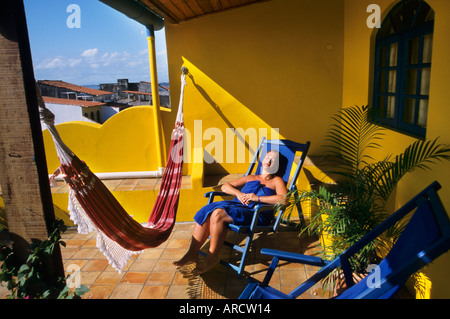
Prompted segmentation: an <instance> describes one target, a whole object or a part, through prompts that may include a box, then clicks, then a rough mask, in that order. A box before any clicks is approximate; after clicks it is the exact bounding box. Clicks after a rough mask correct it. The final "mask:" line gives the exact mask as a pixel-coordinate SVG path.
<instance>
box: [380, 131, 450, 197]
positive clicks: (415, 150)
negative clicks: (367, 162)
mask: <svg viewBox="0 0 450 319" xmlns="http://www.w3.org/2000/svg"><path fill="white" fill-rule="evenodd" d="M449 159H450V147H449V146H448V145H444V144H439V143H438V138H436V139H434V140H427V141H422V140H418V141H416V142H415V143H413V144H411V145H410V146H408V147H407V148H406V149H405V151H404V152H403V153H401V154H399V155H397V156H396V157H395V158H394V159H393V160H392V161H391V162H379V163H377V166H376V169H375V171H376V174H374V176H376V179H375V180H374V185H375V186H376V191H377V192H378V195H379V196H380V198H381V199H383V200H387V199H388V198H389V196H390V195H391V193H392V191H393V190H394V188H395V187H396V185H397V184H398V182H399V181H400V180H401V179H402V178H403V176H405V174H407V173H408V172H412V171H413V170H414V169H422V170H429V169H430V164H436V163H437V162H440V161H442V160H449Z"/></svg>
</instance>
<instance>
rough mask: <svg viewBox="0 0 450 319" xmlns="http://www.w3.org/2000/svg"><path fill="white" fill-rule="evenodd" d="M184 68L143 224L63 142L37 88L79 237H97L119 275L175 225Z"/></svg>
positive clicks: (162, 240)
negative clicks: (163, 159)
mask: <svg viewBox="0 0 450 319" xmlns="http://www.w3.org/2000/svg"><path fill="white" fill-rule="evenodd" d="M185 73H186V69H183V73H182V75H181V94H180V102H179V106H178V113H177V117H176V122H175V127H174V129H173V131H172V138H171V145H170V149H169V156H168V159H167V164H166V167H165V169H164V172H163V175H162V178H161V179H162V180H161V187H160V189H159V192H158V196H157V198H156V202H155V204H154V206H153V208H152V211H151V214H150V217H149V219H148V222H147V224H146V225H142V224H140V223H138V222H137V221H135V220H134V219H133V218H132V217H131V216H130V215H129V214H128V213H127V212H126V211H125V209H124V208H123V207H122V206H121V204H120V203H119V202H118V201H117V199H116V198H115V197H114V195H113V194H112V193H111V192H110V191H109V189H108V188H107V187H106V186H105V185H104V184H103V182H102V181H101V180H100V179H99V178H98V177H97V176H96V175H95V174H94V173H93V172H92V171H91V170H90V169H89V167H88V166H87V165H86V163H84V162H83V161H81V160H80V159H79V158H78V157H77V156H76V155H75V154H74V153H73V152H72V151H71V150H70V149H69V147H68V146H67V145H66V144H65V143H64V142H63V141H62V139H61V137H60V135H59V133H58V131H57V130H56V127H55V125H54V119H55V116H54V115H53V113H51V111H50V110H48V109H47V108H46V107H45V103H44V101H43V99H42V97H41V95H40V92H39V90H38V100H39V111H40V117H41V121H43V122H44V123H45V124H46V126H47V128H48V130H49V132H50V134H51V136H52V138H53V142H54V144H55V148H56V152H57V155H58V158H59V161H60V164H61V165H60V167H59V168H58V169H57V170H56V171H55V173H54V174H53V176H52V177H51V178H50V180H52V179H53V178H54V177H56V176H57V175H59V174H62V175H63V179H64V181H65V182H66V183H67V184H68V185H69V189H70V191H69V205H68V211H69V214H70V219H71V220H72V221H73V222H74V223H75V225H77V230H78V232H79V233H81V234H88V233H90V232H92V231H95V232H96V233H97V247H98V248H99V250H100V251H101V252H102V253H103V254H104V255H105V256H106V258H107V259H108V261H109V263H110V264H111V265H112V267H114V268H115V269H116V270H117V271H118V272H119V273H120V272H122V270H123V268H124V267H125V265H126V264H127V262H128V260H129V259H130V258H131V256H132V255H133V254H138V253H140V252H141V251H142V250H144V249H146V248H154V247H157V246H159V245H160V244H162V243H163V242H165V241H166V240H167V239H168V237H169V236H170V234H171V232H172V229H173V227H174V225H175V218H176V213H177V209H178V202H179V194H180V186H181V177H182V171H183V139H184V120H183V98H184V87H185V86H186V79H185Z"/></svg>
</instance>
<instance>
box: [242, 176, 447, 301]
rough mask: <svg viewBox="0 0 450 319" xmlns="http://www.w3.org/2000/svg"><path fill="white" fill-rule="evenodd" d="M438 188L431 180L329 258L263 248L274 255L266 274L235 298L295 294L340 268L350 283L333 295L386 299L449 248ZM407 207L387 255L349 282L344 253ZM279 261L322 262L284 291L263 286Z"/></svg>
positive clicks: (356, 248) (396, 218)
mask: <svg viewBox="0 0 450 319" xmlns="http://www.w3.org/2000/svg"><path fill="white" fill-rule="evenodd" d="M438 189H440V185H439V184H438V183H437V182H434V183H433V184H431V185H430V186H429V187H427V188H426V189H425V190H423V191H422V192H421V193H420V194H418V195H417V196H416V197H414V198H413V199H412V200H411V201H409V202H408V203H407V204H405V205H404V206H403V207H402V208H400V209H399V210H398V211H397V212H395V213H394V214H393V215H391V216H390V217H389V218H387V219H386V220H385V221H384V222H382V223H381V224H380V225H379V226H378V227H376V228H375V229H374V230H373V231H371V232H370V233H369V234H367V235H366V236H365V237H363V238H362V239H361V240H360V241H359V242H358V243H356V244H355V245H353V246H352V247H350V248H349V249H348V250H347V251H345V252H344V253H342V254H341V255H340V256H338V257H337V258H336V259H334V260H333V261H324V260H322V259H321V258H318V257H314V256H306V255H300V254H294V253H289V252H281V251H275V250H262V251H261V253H262V254H265V255H269V256H273V259H272V263H271V265H270V266H269V269H268V271H267V274H266V276H265V278H264V280H263V282H262V283H255V282H252V283H250V284H248V285H247V287H246V288H245V290H244V291H243V293H242V294H241V296H240V298H242V299H292V298H297V297H299V296H300V295H301V294H302V293H303V292H305V291H306V290H308V289H309V288H311V287H312V286H313V285H314V284H316V283H318V282H319V281H320V280H321V279H322V278H324V277H325V276H326V275H327V274H329V273H330V272H331V271H332V270H333V269H335V268H337V267H342V270H343V272H344V276H345V281H346V284H347V287H350V288H348V289H347V290H345V291H344V292H343V293H342V294H340V295H339V296H337V297H336V299H339V298H340V299H388V298H391V297H393V295H394V294H395V293H396V292H397V291H398V289H400V288H401V287H402V286H403V285H404V283H405V282H406V280H407V279H408V278H409V277H410V276H411V275H412V274H414V273H415V272H417V271H418V270H420V269H421V268H422V267H424V266H425V265H427V264H429V263H431V262H432V261H433V260H434V259H436V258H437V257H439V256H440V255H442V254H444V253H445V252H447V251H448V250H449V248H450V221H449V218H448V215H447V213H446V211H445V209H444V207H443V205H442V203H441V201H440V198H439V197H438V194H437V190H438ZM412 212H414V214H413V216H412V217H411V219H410V220H409V222H408V224H407V225H406V227H405V228H404V230H403V232H402V234H401V235H400V237H399V238H398V240H397V241H396V242H395V244H394V245H393V247H392V249H391V250H390V251H389V253H388V254H387V255H386V257H385V258H384V259H383V260H382V261H381V262H380V263H379V264H378V267H376V268H375V269H374V270H373V271H372V272H371V273H370V274H368V275H367V276H366V277H365V278H364V279H363V280H362V281H360V282H358V283H357V284H354V283H353V278H352V275H351V269H350V265H349V262H348V260H349V257H351V256H352V255H353V254H355V253H356V252H357V251H359V250H360V249H362V248H363V247H364V246H366V245H367V244H368V243H370V242H371V241H372V240H373V239H375V238H377V237H378V236H380V235H381V234H382V233H383V232H384V231H386V230H387V229H388V228H389V227H391V226H392V225H394V224H395V223H396V222H397V221H399V220H400V219H402V218H403V217H404V216H405V215H407V214H408V213H412ZM279 260H286V261H289V262H297V263H302V264H309V265H314V266H323V267H322V268H321V269H320V270H319V271H318V272H317V273H316V274H314V275H313V276H311V277H310V278H309V279H308V280H306V281H305V282H304V283H302V284H301V285H300V286H298V287H297V288H296V289H294V290H293V291H292V292H290V293H289V294H284V293H282V292H280V291H278V290H276V289H274V288H272V287H270V286H269V285H268V284H269V281H270V278H271V277H272V274H273V272H274V270H275V268H276V267H277V264H278V261H279Z"/></svg>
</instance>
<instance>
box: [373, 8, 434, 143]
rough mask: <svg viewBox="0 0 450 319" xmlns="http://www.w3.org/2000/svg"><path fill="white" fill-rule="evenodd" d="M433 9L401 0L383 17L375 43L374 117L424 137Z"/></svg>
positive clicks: (401, 129)
mask: <svg viewBox="0 0 450 319" xmlns="http://www.w3.org/2000/svg"><path fill="white" fill-rule="evenodd" d="M433 28H434V11H433V9H432V8H431V7H430V6H429V5H428V4H427V3H426V2H425V1H423V0H402V1H401V2H399V3H398V4H397V5H396V6H395V7H394V8H393V9H392V10H391V11H390V12H389V14H388V15H387V16H386V18H385V19H384V20H383V23H382V25H381V28H380V30H378V33H377V36H376V42H375V69H374V71H375V73H374V90H373V106H374V111H375V112H374V116H375V118H376V119H377V120H378V121H379V122H380V123H381V124H383V125H386V126H388V127H389V128H392V129H395V130H398V131H400V132H403V133H407V134H410V135H414V136H417V137H425V135H426V126H427V114H428V99H429V94H430V75H431V55H432V54H431V53H432V48H433Z"/></svg>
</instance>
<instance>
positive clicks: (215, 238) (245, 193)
mask: <svg viewBox="0 0 450 319" xmlns="http://www.w3.org/2000/svg"><path fill="white" fill-rule="evenodd" d="M281 162H282V159H280V155H279V153H278V152H277V151H269V152H267V154H266V156H265V157H264V159H263V162H262V173H261V174H260V175H248V176H244V177H241V178H239V179H237V180H235V181H233V182H230V183H225V184H224V185H223V186H222V191H223V192H224V193H227V194H229V195H234V196H236V198H235V199H234V200H225V201H220V202H214V203H211V204H208V205H206V206H204V207H203V208H202V209H200V210H199V211H198V212H197V214H196V215H195V216H194V220H195V222H196V224H195V227H194V231H193V234H192V240H191V243H190V246H189V249H188V251H187V252H186V254H185V255H184V256H183V257H182V258H181V259H180V260H178V261H175V262H174V263H173V264H174V265H175V266H179V267H181V266H184V265H187V264H190V263H193V262H196V261H197V257H198V251H199V249H200V248H201V247H202V246H203V244H204V243H205V242H206V240H207V239H208V237H210V245H209V252H208V254H207V257H206V260H205V261H204V262H202V263H200V264H198V265H197V268H196V272H197V273H199V274H202V273H205V272H207V271H208V270H210V269H212V268H213V267H214V266H215V265H216V264H217V263H219V252H220V249H221V248H222V245H223V243H224V240H225V236H226V232H227V226H228V225H229V224H235V225H242V226H250V224H251V221H252V218H253V214H254V210H253V207H254V206H256V205H257V204H258V203H266V204H273V205H275V204H277V203H279V202H280V201H282V200H284V199H285V195H286V194H287V189H286V185H285V183H284V181H283V179H282V178H281V177H279V176H277V174H276V173H277V172H279V171H281V169H278V168H282V165H281ZM241 187H242V189H241V190H239V189H240V188H241ZM272 219H273V211H271V210H269V211H265V212H262V213H261V214H260V215H259V220H258V225H260V226H261V225H262V226H265V225H268V224H270V222H271V221H272Z"/></svg>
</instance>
